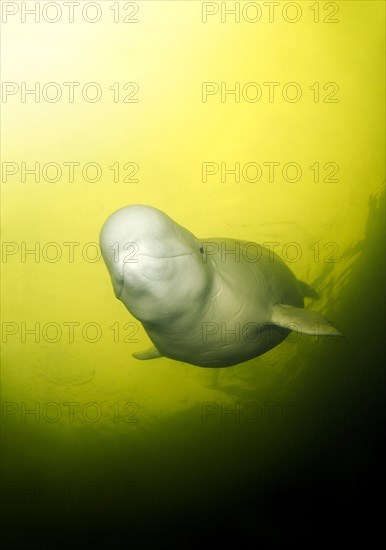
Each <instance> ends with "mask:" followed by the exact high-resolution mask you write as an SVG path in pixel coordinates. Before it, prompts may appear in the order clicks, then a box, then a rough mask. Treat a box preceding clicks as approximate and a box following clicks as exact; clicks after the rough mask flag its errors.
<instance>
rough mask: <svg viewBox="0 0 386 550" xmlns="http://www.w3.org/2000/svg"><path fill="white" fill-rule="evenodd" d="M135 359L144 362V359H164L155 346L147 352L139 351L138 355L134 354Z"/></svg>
mask: <svg viewBox="0 0 386 550" xmlns="http://www.w3.org/2000/svg"><path fill="white" fill-rule="evenodd" d="M132 356H133V357H135V358H136V359H140V360H144V359H156V358H157V357H162V355H161V354H160V352H159V351H158V349H157V348H156V347H154V346H152V347H151V348H149V349H147V350H146V351H138V352H136V353H133V354H132Z"/></svg>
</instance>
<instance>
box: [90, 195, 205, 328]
mask: <svg viewBox="0 0 386 550" xmlns="http://www.w3.org/2000/svg"><path fill="white" fill-rule="evenodd" d="M100 246H101V251H102V256H103V259H104V261H105V263H106V265H107V268H108V270H109V273H110V276H111V280H112V284H113V288H114V292H115V295H116V297H117V298H118V299H120V300H121V301H122V302H123V303H124V304H125V305H126V307H127V308H128V310H129V311H130V312H131V313H132V314H133V315H134V316H135V317H136V318H137V319H139V320H140V321H142V322H148V323H151V322H160V321H166V320H170V319H176V318H177V317H178V316H179V315H182V314H183V312H184V311H185V310H186V307H187V304H189V303H191V304H195V303H196V302H197V300H201V299H202V298H204V297H205V295H206V294H207V293H208V292H209V289H210V285H211V270H210V267H209V265H208V263H206V262H205V261H204V259H203V258H204V257H203V254H204V250H203V245H202V242H201V241H200V240H199V239H197V238H196V237H195V236H194V235H193V234H192V233H190V231H188V230H187V229H185V228H184V227H182V226H180V225H179V224H177V223H176V222H174V221H173V220H172V219H171V218H170V217H169V216H167V215H166V214H164V213H163V212H162V211H160V210H158V209H157V208H153V207H151V206H146V205H130V206H126V207H124V208H121V209H119V210H117V211H116V212H114V213H113V214H112V215H111V216H110V217H109V218H108V219H107V220H106V222H105V223H104V225H103V227H102V230H101V234H100Z"/></svg>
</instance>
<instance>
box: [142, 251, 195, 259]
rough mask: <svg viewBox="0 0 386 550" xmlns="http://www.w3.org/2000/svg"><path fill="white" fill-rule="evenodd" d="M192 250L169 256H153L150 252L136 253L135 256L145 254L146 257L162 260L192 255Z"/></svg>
mask: <svg viewBox="0 0 386 550" xmlns="http://www.w3.org/2000/svg"><path fill="white" fill-rule="evenodd" d="M193 255H194V254H193V252H184V253H183V254H173V255H171V256H165V255H163V256H153V255H152V254H137V256H146V257H147V258H154V259H155V260H163V259H164V258H179V257H180V256H193Z"/></svg>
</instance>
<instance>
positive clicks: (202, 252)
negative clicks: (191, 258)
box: [200, 245, 204, 255]
mask: <svg viewBox="0 0 386 550" xmlns="http://www.w3.org/2000/svg"><path fill="white" fill-rule="evenodd" d="M200 252H201V254H202V255H204V247H203V246H202V245H201V246H200Z"/></svg>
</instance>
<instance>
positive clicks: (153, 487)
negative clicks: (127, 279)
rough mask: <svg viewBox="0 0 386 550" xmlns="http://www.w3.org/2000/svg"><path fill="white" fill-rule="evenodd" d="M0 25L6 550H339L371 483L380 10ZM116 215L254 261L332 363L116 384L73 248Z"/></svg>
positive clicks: (127, 337)
mask: <svg viewBox="0 0 386 550" xmlns="http://www.w3.org/2000/svg"><path fill="white" fill-rule="evenodd" d="M4 4H6V3H4ZM7 4H9V5H10V6H11V5H13V4H15V5H17V6H19V8H18V10H19V11H15V14H11V12H12V6H11V7H8V8H7V9H8V10H9V15H8V16H7V18H6V21H5V22H4V19H3V32H2V35H3V36H2V43H3V45H4V53H3V81H5V82H11V83H14V84H15V83H16V84H15V85H14V86H13V87H12V85H11V84H9V87H8V88H7V89H6V90H5V92H6V96H5V97H6V101H4V102H3V108H2V110H3V132H4V133H6V134H7V141H6V143H5V145H4V146H3V180H2V181H3V184H2V187H3V210H2V222H3V250H2V252H3V258H2V262H3V263H2V271H3V278H2V331H3V336H2V342H3V345H2V401H3V409H2V420H3V422H2V467H3V471H2V482H3V488H2V498H3V504H4V511H5V513H4V517H5V528H4V542H5V547H6V548H22V547H26V544H27V543H28V547H30V548H39V549H43V548H50V549H51V548H61V547H62V546H61V545H63V547H64V546H65V545H66V547H67V546H68V545H69V544H74V545H76V544H78V543H79V544H82V545H83V547H84V548H86V547H98V545H100V547H103V548H105V547H106V548H107V547H109V548H110V547H114V548H115V547H118V546H119V547H121V546H122V547H126V546H127V547H133V548H137V547H142V546H143V547H146V544H145V541H148V544H151V546H152V547H159V546H161V547H163V546H165V547H173V546H172V545H173V542H172V541H173V540H174V539H178V540H179V546H180V547H184V546H189V544H190V543H193V541H194V540H195V536H197V540H198V541H199V542H197V544H196V547H201V546H202V547H205V546H206V545H208V546H209V545H211V544H212V543H214V542H216V541H218V540H220V539H223V538H224V537H225V538H226V537H227V538H228V543H229V544H230V543H231V541H234V545H237V544H240V545H241V544H246V543H245V541H246V540H249V544H250V546H248V547H251V548H254V547H255V546H256V547H257V545H259V546H261V547H263V548H264V547H281V546H284V545H285V544H287V543H289V542H288V541H296V542H297V543H298V544H299V545H307V544H308V547H312V546H313V547H317V545H318V544H319V542H320V544H322V541H326V540H329V536H330V534H331V532H332V528H333V527H337V528H338V535H337V537H338V538H337V539H336V540H346V539H345V537H348V536H349V535H350V536H351V535H353V532H354V535H355V534H356V533H357V531H358V530H359V527H358V525H359V519H360V518H363V517H364V516H363V514H364V512H363V510H362V507H363V506H364V505H365V504H366V502H367V501H368V500H369V499H370V494H371V493H370V491H371V490H372V489H373V488H374V487H375V486H376V485H377V482H378V480H379V474H380V467H381V457H380V454H379V451H378V449H379V440H380V435H381V431H380V430H381V425H382V418H383V413H382V411H383V408H382V401H383V386H384V382H385V373H384V368H383V366H382V365H383V358H384V355H383V345H384V330H385V324H384V189H383V181H384V154H383V151H384V122H383V120H384V119H383V116H382V115H383V109H384V74H383V63H384V51H383V47H382V45H383V43H384V30H383V23H384V4H383V3H382V2H330V3H326V2H313V3H312V2H298V3H289V4H296V5H298V6H300V8H301V10H300V11H298V9H299V8H296V6H295V7H294V6H292V7H291V6H287V8H284V7H283V5H285V4H288V3H286V2H282V3H281V4H280V6H279V7H278V8H277V11H275V13H274V14H273V15H272V18H273V20H272V21H271V22H270V15H269V13H268V7H267V6H264V5H263V4H264V3H262V2H252V3H249V4H250V7H249V8H248V10H247V11H245V4H246V3H245V2H244V3H243V2H240V3H237V4H238V5H239V7H238V8H237V6H236V8H235V9H239V10H241V11H240V14H239V15H240V21H239V22H236V21H235V20H234V19H232V17H231V16H226V13H225V12H224V11H223V10H224V9H225V8H224V7H223V5H225V4H226V5H228V7H229V4H234V3H229V2H227V3H219V2H218V3H216V2H209V3H207V2H203V3H202V2H196V1H183V2H171V1H170V2H168V1H159V2H156V1H145V2H143V1H139V0H138V1H137V2H135V3H134V2H130V3H128V4H127V5H126V4H125V3H124V2H118V3H117V2H116V3H115V4H114V3H113V2H109V1H108V0H106V1H103V2H96V3H92V4H95V5H96V6H97V7H95V6H94V7H93V6H91V7H90V8H88V10H89V11H87V12H85V13H86V15H87V17H88V18H89V19H93V18H96V15H95V14H99V11H98V6H99V8H100V10H101V11H100V14H101V17H100V20H98V21H96V22H95V23H91V22H88V21H87V17H86V20H85V18H84V16H83V12H80V11H79V13H78V15H77V14H76V13H75V15H74V18H75V20H74V23H70V22H68V20H66V15H65V13H66V12H65V11H64V9H65V8H64V4H63V3H62V2H55V3H54V4H56V5H58V6H61V7H62V9H63V11H62V12H61V13H62V17H61V19H60V20H58V21H57V22H56V23H52V22H51V23H50V22H49V21H48V20H49V19H50V18H54V12H53V11H52V10H53V9H55V8H53V7H51V11H49V8H46V11H42V12H41V17H40V22H36V23H35V22H34V21H33V20H32V18H30V19H28V17H27V16H26V17H27V19H26V22H25V23H23V22H22V9H25V8H23V7H22V6H23V5H24V4H30V3H29V2H27V3H25V2H17V3H16V2H14V3H12V2H11V3H7ZM39 4H41V5H44V4H46V3H45V2H40V3H39ZM81 4H82V2H81ZM83 4H85V3H84V2H83ZM327 4H328V5H327ZM114 6H115V7H114ZM256 6H257V8H256ZM336 8H338V9H337V11H336V13H335V10H336ZM3 9H4V8H3ZM39 9H42V10H43V7H40V8H39ZM137 9H138V11H137ZM259 9H261V10H262V11H261V18H260V19H259V20H257V16H256V14H258V13H259ZM93 10H95V11H93ZM119 10H120V11H119ZM243 10H244V11H243ZM253 10H257V11H256V14H255V12H254V11H253ZM283 10H284V11H283ZM212 12H213V13H212ZM58 13H59V12H58ZM299 14H300V15H299ZM298 16H299V19H298V20H297V21H295V19H297V17H298ZM125 17H129V19H138V22H133V23H129V22H126V23H124V21H123V20H124V18H125ZM255 18H256V21H252V19H255ZM329 18H330V19H337V21H336V22H329V21H327V19H329ZM222 19H223V20H224V21H223V22H222ZM325 19H326V21H325ZM115 20H116V22H114V21H115ZM290 20H291V21H292V22H291V21H290ZM22 82H25V83H27V84H28V86H32V84H31V83H35V82H39V83H40V84H41V86H40V89H39V90H38V92H36V93H37V94H38V95H37V96H36V95H35V96H31V95H28V94H27V95H25V91H24V95H23V88H22ZM48 82H55V83H57V85H55V86H51V88H48V87H47V88H45V89H44V85H45V84H46V83H48ZM65 82H79V83H80V84H79V86H75V87H74V94H75V95H74V98H73V99H74V100H73V101H70V99H69V96H68V95H66V94H68V89H69V86H65V85H64V84H63V83H65ZM90 82H91V83H94V85H92V86H91V85H90V86H89V87H87V86H86V89H85V90H83V88H84V86H85V85H87V83H90ZM126 83H132V84H128V85H127V86H126V87H124V86H125V84H126ZM133 83H134V84H133ZM237 83H238V84H237ZM248 83H249V86H247V84H248ZM251 83H252V84H251ZM264 83H265V84H264ZM267 83H275V84H267ZM289 83H292V85H289ZM294 83H295V84H294ZM82 87H83V88H82ZM231 89H233V90H236V91H235V92H234V94H233V95H232V93H227V90H231ZM58 90H61V92H62V95H61V97H60V99H58V100H57V101H50V98H51V99H52V98H53V97H56V96H55V93H58ZM81 90H83V92H82V91H81ZM98 90H101V91H102V92H101V97H100V98H99V99H98V100H95V98H97V97H98ZM237 90H239V92H238V91H237ZM299 90H300V92H299ZM11 92H12V93H11ZM78 92H79V93H78ZM260 92H261V97H259V96H258V94H259V93H260ZM7 93H8V95H7ZM95 94H96V95H95ZM126 94H128V95H126ZM235 94H236V95H235ZM256 94H257V95H256ZM299 95H300V97H299ZM3 96H4V89H3ZM36 98H38V99H39V101H35V99H36ZM47 98H48V99H47ZM136 99H138V100H139V101H138V102H135V101H134V100H136ZM4 163H5V164H4ZM36 163H38V166H36ZM31 168H34V169H35V170H36V174H31V173H28V170H29V169H31ZM72 171H73V177H72ZM232 171H233V172H232ZM56 179H57V181H56ZM38 180H39V181H38ZM126 204H149V205H152V206H155V207H157V208H159V209H161V210H163V211H164V212H166V213H167V214H168V215H169V216H171V217H172V218H173V219H174V220H175V221H176V222H178V223H180V224H181V225H183V226H184V227H186V228H187V229H189V230H190V231H192V233H194V234H195V235H196V236H197V237H201V238H204V237H218V236H220V237H227V238H235V239H244V240H247V241H253V242H258V243H267V242H270V243H278V244H277V245H275V246H276V248H275V251H276V252H277V253H278V254H279V255H280V256H281V257H284V259H285V260H286V261H287V265H289V267H290V268H291V269H292V271H293V272H294V273H295V274H296V276H297V277H298V278H299V279H301V280H303V281H306V282H307V283H308V284H310V285H312V287H313V288H315V290H316V291H317V292H318V294H319V296H320V298H319V300H310V299H306V307H309V308H310V309H314V310H315V311H318V312H320V313H322V314H324V315H327V316H328V317H329V318H331V319H332V320H333V321H334V322H335V323H336V325H337V327H338V328H339V329H340V330H341V331H342V332H343V334H344V338H343V339H339V340H332V339H328V338H319V339H316V338H315V337H311V336H304V335H292V336H290V337H289V338H288V339H287V340H286V341H285V342H283V343H282V344H280V345H279V346H277V347H276V348H274V349H273V350H271V351H270V352H268V353H266V354H264V355H262V356H260V357H257V358H255V359H253V360H251V361H248V362H245V363H242V364H239V365H236V366H234V367H229V368H225V369H202V368H199V367H195V366H192V365H189V364H186V363H181V362H178V361H172V360H169V359H167V358H159V359H155V360H150V361H145V362H141V361H138V360H136V359H134V358H133V357H132V355H131V354H132V353H134V352H138V351H141V350H143V349H145V348H146V347H148V346H149V344H150V342H149V339H148V337H147V336H146V334H145V332H144V330H143V328H142V327H141V325H140V324H138V323H136V320H135V319H134V318H133V317H132V316H131V315H130V314H129V313H128V311H127V310H126V309H125V308H124V306H123V305H122V304H121V303H120V302H119V301H117V300H116V299H115V297H114V293H113V290H112V286H111V281H110V278H109V275H108V272H107V269H106V267H105V265H104V264H103V261H102V259H101V258H100V254H99V251H98V248H97V246H96V245H95V243H97V242H98V237H99V231H100V228H101V226H102V224H103V222H104V221H105V219H106V218H107V217H108V216H109V215H110V214H111V213H112V212H113V211H114V210H116V209H117V208H120V207H121V206H124V205H126ZM294 243H295V245H294ZM291 247H292V248H291ZM32 249H33V250H34V252H31V250H32ZM298 251H300V253H299V252H298ZM295 252H296V254H297V256H294V255H293V254H295ZM294 258H296V261H295V260H294ZM349 518H350V519H349ZM351 522H352V524H353V525H354V524H356V527H355V528H353V527H352V524H351ZM322 524H323V525H324V527H323V529H322V527H321V525H322ZM350 530H351V531H350ZM358 536H359V535H358ZM310 537H315V539H314V540H313V542H312V543H310ZM149 540H150V542H149ZM358 540H359V539H358ZM122 541H125V542H122ZM243 541H244V542H243ZM318 541H319V542H318Z"/></svg>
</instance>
